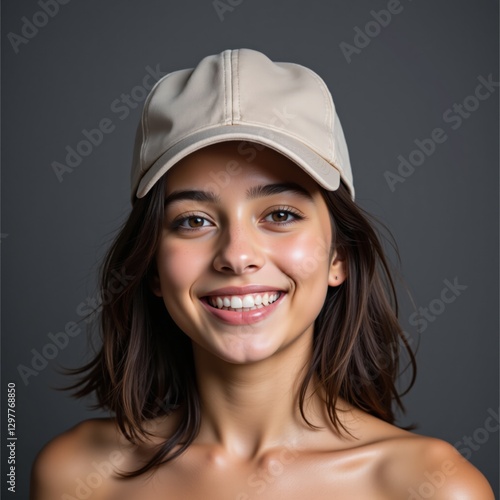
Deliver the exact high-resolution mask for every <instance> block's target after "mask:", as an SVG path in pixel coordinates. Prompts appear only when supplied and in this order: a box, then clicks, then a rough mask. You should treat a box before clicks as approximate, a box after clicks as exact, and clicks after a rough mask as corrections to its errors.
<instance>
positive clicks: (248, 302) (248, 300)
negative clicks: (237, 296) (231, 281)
mask: <svg viewBox="0 0 500 500" xmlns="http://www.w3.org/2000/svg"><path fill="white" fill-rule="evenodd" d="M231 303H232V301H231ZM254 304H255V303H254V300H253V297H252V296H251V295H245V296H244V297H243V304H242V307H253V306H254ZM231 307H232V306H231Z"/></svg>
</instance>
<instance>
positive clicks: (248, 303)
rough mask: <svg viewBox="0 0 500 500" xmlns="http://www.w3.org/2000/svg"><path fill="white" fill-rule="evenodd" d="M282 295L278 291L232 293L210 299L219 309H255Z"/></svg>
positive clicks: (212, 304) (211, 303) (270, 302)
mask: <svg viewBox="0 0 500 500" xmlns="http://www.w3.org/2000/svg"><path fill="white" fill-rule="evenodd" d="M279 297H280V292H277V293H271V294H269V293H264V294H263V295H260V294H252V295H244V296H238V295H231V296H229V297H220V296H219V297H209V298H208V301H209V303H210V305H211V306H213V307H217V308H218V309H245V310H254V309H260V308H262V307H266V306H268V305H270V304H272V303H273V302H275V301H276V300H278V298H279Z"/></svg>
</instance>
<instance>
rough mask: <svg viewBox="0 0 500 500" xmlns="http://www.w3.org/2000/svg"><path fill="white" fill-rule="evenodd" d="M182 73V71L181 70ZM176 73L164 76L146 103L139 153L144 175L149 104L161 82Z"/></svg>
mask: <svg viewBox="0 0 500 500" xmlns="http://www.w3.org/2000/svg"><path fill="white" fill-rule="evenodd" d="M180 71H182V70H180ZM175 73H178V71H173V72H171V73H169V74H168V75H165V76H163V77H162V78H160V79H159V80H158V81H157V82H156V83H155V84H154V85H153V88H152V89H151V92H150V93H149V95H148V97H147V99H146V102H145V103H144V108H143V111H142V118H141V122H142V123H141V129H142V145H141V151H140V153H139V173H140V174H141V177H142V174H143V173H144V164H145V163H146V162H145V160H144V151H145V150H146V146H147V144H148V142H149V127H148V119H149V103H150V102H151V99H152V98H153V96H154V94H155V92H156V90H157V89H158V86H159V84H160V83H161V82H163V81H164V80H166V79H167V78H168V77H169V76H172V75H174V74H175Z"/></svg>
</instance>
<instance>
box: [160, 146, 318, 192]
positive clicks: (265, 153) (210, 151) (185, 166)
mask: <svg viewBox="0 0 500 500" xmlns="http://www.w3.org/2000/svg"><path fill="white" fill-rule="evenodd" d="M165 175H166V181H167V182H166V192H167V194H168V193H169V192H172V191H175V190H178V189H195V188H196V189H205V190H212V191H214V190H216V191H220V190H222V189H225V188H227V187H230V188H234V189H237V187H238V186H243V185H248V184H252V183H256V184H257V183H258V184H267V183H283V182H289V183H295V184H298V185H300V186H302V187H304V188H305V189H306V190H307V191H309V192H310V193H311V194H313V193H315V192H319V185H318V184H317V183H316V182H315V181H314V180H313V179H312V178H311V177H310V176H309V175H308V174H306V173H305V172H304V171H303V170H302V169H301V168H300V167H299V166H298V165H296V164H295V163H294V162H293V161H292V160H290V159H288V158H287V157H285V156H284V155H282V154H280V153H278V152H277V151H275V150H273V149H271V148H268V147H265V146H262V145H260V144H256V143H249V142H242V141H228V142H222V143H218V144H213V145H210V146H207V147H205V148H202V149H200V150H198V151H195V152H194V153H191V154H190V155H188V156H186V157H185V158H183V159H182V160H180V161H179V162H178V163H177V164H176V165H175V166H174V167H172V168H171V169H170V170H169V171H168V172H167V173H166V174H165Z"/></svg>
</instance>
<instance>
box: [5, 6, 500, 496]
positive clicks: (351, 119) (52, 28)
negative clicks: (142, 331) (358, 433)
mask: <svg viewBox="0 0 500 500" xmlns="http://www.w3.org/2000/svg"><path fill="white" fill-rule="evenodd" d="M59 2H62V0H59ZM59 2H56V0H39V1H35V0H23V1H19V0H5V1H2V2H1V7H2V12H1V14H2V20H1V30H2V33H1V37H2V38H1V40H2V220H1V233H2V235H1V257H2V261H1V263H2V268H1V270H2V323H1V326H2V387H1V395H2V401H1V403H2V427H1V434H2V464H3V469H2V491H4V492H6V489H5V488H6V486H7V484H6V480H5V478H6V476H5V474H6V468H5V467H6V459H7V451H8V449H7V447H6V443H7V442H6V437H7V425H6V414H7V412H6V405H5V403H6V390H7V383H9V382H14V383H15V384H16V435H17V437H18V440H17V441H16V474H17V485H16V493H15V494H12V493H10V496H7V495H6V497H5V498H20V499H26V498H27V496H28V493H27V492H28V483H29V471H30V468H31V464H32V462H33V459H34V458H35V456H36V453H37V452H38V450H40V448H41V447H42V446H43V445H44V444H45V443H46V442H47V441H48V440H50V439H51V438H52V437H54V436H55V435H57V434H59V433H60V432H62V431H64V430H66V429H68V428H70V427H71V426H73V425H75V424H76V423H77V422H79V421H81V420H82V419H85V418H89V417H91V416H95V415H102V414H101V413H97V412H91V411H90V410H88V409H87V403H88V401H76V400H74V399H72V398H71V397H70V396H69V395H68V394H67V393H66V392H60V391H57V390H55V389H54V388H55V387H60V386H62V385H64V384H65V383H67V382H68V380H67V378H65V377H64V376H63V375H61V374H59V373H58V371H57V370H58V369H59V368H60V367H61V366H69V367H75V366H78V365H80V364H82V363H83V362H84V361H85V360H87V359H88V340H87V337H86V334H85V333H83V332H82V333H81V334H79V335H76V336H73V337H68V336H66V337H67V339H68V341H67V342H64V341H63V340H62V339H63V338H64V335H59V336H58V335H57V334H58V333H59V332H62V331H64V329H65V328H66V327H67V324H68V323H69V322H73V321H79V320H81V319H82V317H81V312H82V310H83V309H82V308H85V303H86V302H87V301H88V300H91V299H92V298H95V297H96V290H95V275H96V269H97V266H98V263H99V259H100V258H101V257H102V255H103V254H104V252H105V250H106V248H107V246H108V245H109V243H110V241H111V239H112V237H113V235H114V234H115V232H116V229H117V228H118V227H119V225H120V224H121V223H122V222H123V220H124V219H125V217H126V216H127V213H128V211H129V169H130V161H131V154H132V144H133V138H134V133H135V127H136V124H137V121H138V118H139V114H140V108H141V106H142V103H143V101H144V96H145V90H144V86H143V80H144V78H145V77H146V75H148V74H151V75H152V76H151V78H150V81H151V79H152V78H156V79H157V78H158V77H159V76H161V75H163V74H165V73H167V72H170V71H173V70H177V69H181V68H187V67H193V66H194V65H195V64H196V63H197V62H198V61H199V60H200V59H201V58H202V57H204V56H206V55H209V54H215V53H219V52H221V51H222V50H224V49H227V48H240V47H248V48H253V49H257V50H261V51H263V52H264V53H266V54H267V55H268V56H269V57H270V58H271V59H273V60H275V61H291V62H296V63H300V64H303V65H305V66H308V67H310V68H312V69H313V70H314V71H316V72H317V73H319V74H320V75H321V76H322V77H323V79H324V80H325V81H326V83H327V85H328V86H329V88H330V90H331V92H332V94H333V97H334V100H335V103H336V105H337V110H338V113H339V116H340V119H341V121H342V124H343V128H344V132H345V135H346V138H347V142H348V145H349V148H350V156H351V162H352V165H353V171H354V182H355V186H356V193H357V201H358V202H359V204H360V205H361V206H363V207H364V208H366V209H368V210H369V211H371V212H372V213H374V214H375V215H376V216H378V217H379V218H380V219H381V220H382V221H383V222H384V223H385V224H386V225H387V226H388V227H389V228H390V229H391V231H392V232H393V234H394V236H395V238H396V240H397V242H398V244H399V249H400V254H401V259H402V265H401V271H402V275H403V277H404V279H405V281H406V283H407V285H408V287H409V289H410V290H411V293H412V294H413V297H414V299H415V302H416V307H417V310H418V308H422V313H421V316H419V317H417V316H415V315H414V312H413V309H412V307H413V306H412V304H411V301H410V299H409V298H408V297H407V296H406V295H404V294H403V295H402V296H401V322H402V324H403V327H404V329H405V331H406V332H407V333H408V335H409V336H410V338H411V339H412V342H414V345H415V346H416V345H417V343H419V349H418V356H417V358H418V362H419V372H418V378H417V383H416V385H415V386H414V388H413V389H412V391H411V392H410V393H409V395H408V396H407V397H405V399H404V401H405V403H406V405H407V414H406V415H405V416H404V417H403V418H402V419H401V421H400V423H403V424H407V423H410V422H414V423H416V424H418V429H417V432H419V433H422V434H427V435H432V436H436V437H439V438H441V439H445V440H447V441H449V442H450V443H452V444H454V445H455V446H456V447H457V448H458V449H459V450H460V451H461V452H462V453H463V454H464V455H465V456H467V457H468V458H469V459H470V460H471V462H472V463H473V464H475V465H476V466H477V467H478V468H479V469H480V470H481V471H482V472H483V473H484V474H485V475H486V476H487V477H488V479H489V480H490V482H491V483H492V485H493V487H494V489H495V492H496V494H497V496H498V467H499V465H498V434H499V433H498V412H499V402H498V132H499V131H498V93H499V91H500V90H499V87H498V83H497V82H498V78H499V75H498V4H497V2H494V1H492V0H480V1H475V2H470V1H464V0H460V1H457V0H453V1H452V0H443V1H439V2H438V1H434V2H431V1H424V0H413V1H411V0H401V1H397V0H391V1H388V0H376V1H373V0H359V1H356V2H348V1H328V2H326V1H319V0H309V1H307V2H304V1H291V0H286V1H285V0H273V1H269V0H221V1H218V2H214V1H212V0H197V1H191V2H187V1H186V2H181V1H179V0H177V1H165V0H162V1H159V0H141V1H118V0H108V1H106V2H104V1H97V0H87V1H85V2H83V1H77V0H64V3H59ZM389 8H391V9H392V10H393V13H392V14H390V18H389V16H388V15H387V12H388V9H389ZM381 11H386V12H385V13H384V12H381ZM44 12H45V13H44ZM478 86H479V87H478ZM476 93H477V96H476ZM127 95H128V96H129V97H127ZM105 119H108V122H107V123H108V126H109V127H110V128H112V129H113V130H112V131H111V132H110V133H107V134H103V136H102V139H101V140H100V142H99V140H97V139H98V134H94V142H95V144H91V143H90V146H91V147H90V148H89V147H88V145H87V148H85V145H82V144H80V146H79V143H81V141H82V140H85V134H86V132H85V131H87V132H90V131H91V130H92V129H95V128H97V127H99V124H100V123H101V121H102V120H105ZM436 129H438V130H437V131H436ZM78 147H79V148H80V149H79V150H80V151H81V152H82V154H85V155H86V156H82V158H81V160H80V162H79V164H78V165H76V166H73V167H71V166H70V165H68V161H67V158H66V156H67V155H68V151H69V150H70V149H73V150H76V149H77V148H78ZM68 148H69V149H68ZM419 151H420V153H419ZM69 161H70V162H71V161H72V162H73V165H75V164H76V163H78V160H77V159H75V158H74V157H73V159H72V160H71V158H70V159H69ZM54 162H58V163H59V164H60V165H59V166H58V167H57V169H59V170H60V169H61V165H63V164H64V165H66V166H67V167H69V168H67V169H66V171H63V173H62V174H61V173H60V174H59V177H58V176H57V175H56V173H55V170H54ZM443 290H445V291H444V292H443ZM82 303H83V304H84V305H83V306H82ZM70 325H71V323H70ZM69 328H71V327H69ZM49 334H51V335H49ZM54 338H57V339H59V347H58V346H57V345H56V343H55V341H54V340H53V339H54ZM50 345H52V347H51V346H50ZM49 358H50V359H49ZM75 486H76V483H75ZM69 493H71V492H69Z"/></svg>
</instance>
